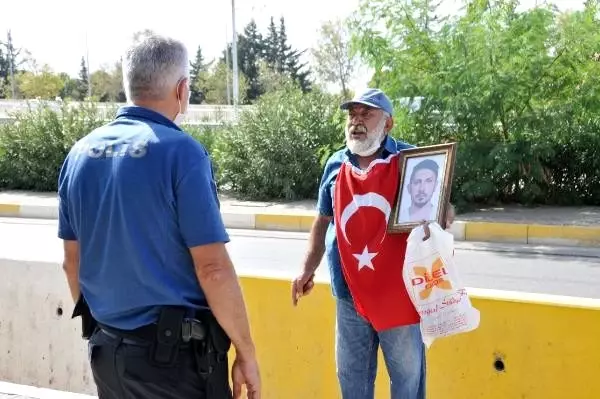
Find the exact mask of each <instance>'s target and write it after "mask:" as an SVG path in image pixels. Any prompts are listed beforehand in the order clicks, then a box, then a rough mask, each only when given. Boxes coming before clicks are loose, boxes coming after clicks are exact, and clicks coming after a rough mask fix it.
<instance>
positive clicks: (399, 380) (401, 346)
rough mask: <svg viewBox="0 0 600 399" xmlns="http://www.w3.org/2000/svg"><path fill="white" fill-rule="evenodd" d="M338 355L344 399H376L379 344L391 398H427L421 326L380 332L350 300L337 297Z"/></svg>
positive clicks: (338, 374)
mask: <svg viewBox="0 0 600 399" xmlns="http://www.w3.org/2000/svg"><path fill="white" fill-rule="evenodd" d="M336 307H337V314H336V337H335V352H336V366H337V376H338V380H339V383H340V388H341V391H342V398H343V399H373V397H374V395H375V393H374V390H375V376H376V375H377V351H378V348H379V345H381V350H382V352H383V357H384V359H385V363H386V366H387V371H388V374H389V376H390V382H391V385H390V394H391V399H425V363H426V362H425V345H424V344H423V342H422V339H421V331H420V329H419V325H418V324H413V325H410V326H404V327H396V328H392V329H389V330H386V331H382V332H379V333H377V331H375V330H374V329H373V327H372V326H371V325H370V324H369V323H368V322H367V321H366V320H365V319H364V318H363V317H362V316H360V315H359V314H358V313H357V312H356V309H355V308H354V304H353V302H352V300H351V299H340V298H336Z"/></svg>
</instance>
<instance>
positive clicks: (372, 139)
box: [346, 118, 385, 157]
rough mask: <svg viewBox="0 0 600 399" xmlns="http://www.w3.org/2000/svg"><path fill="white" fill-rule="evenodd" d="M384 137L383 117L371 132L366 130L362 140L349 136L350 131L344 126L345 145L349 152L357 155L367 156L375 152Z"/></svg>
mask: <svg viewBox="0 0 600 399" xmlns="http://www.w3.org/2000/svg"><path fill="white" fill-rule="evenodd" d="M384 137H385V118H383V119H382V120H381V122H380V123H379V125H377V127H376V128H375V130H374V131H372V132H367V138H366V140H364V141H360V140H353V139H352V138H350V132H349V131H348V127H347V126H346V146H347V147H348V149H349V150H350V152H351V153H353V154H356V155H359V156H367V157H368V156H369V155H372V154H374V153H375V151H377V149H378V148H379V146H380V145H381V142H382V141H383V138H384Z"/></svg>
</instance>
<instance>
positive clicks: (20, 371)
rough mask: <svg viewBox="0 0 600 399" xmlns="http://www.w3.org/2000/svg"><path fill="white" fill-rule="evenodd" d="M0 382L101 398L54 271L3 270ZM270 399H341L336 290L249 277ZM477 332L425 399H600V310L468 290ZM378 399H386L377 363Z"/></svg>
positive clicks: (433, 356)
mask: <svg viewBox="0 0 600 399" xmlns="http://www.w3.org/2000/svg"><path fill="white" fill-rule="evenodd" d="M0 275H1V276H2V279H0V296H1V298H0V320H1V321H2V324H1V326H0V353H1V354H2V356H0V380H5V381H10V382H13V383H18V384H27V385H35V386H40V387H45V388H52V389H59V390H66V391H72V392H78V393H86V394H93V393H94V385H93V381H92V380H91V376H90V372H89V367H88V364H87V357H86V345H85V343H84V342H83V341H82V340H81V339H80V337H79V326H78V322H77V321H72V320H70V313H71V310H72V304H71V301H70V298H69V294H68V289H67V285H66V282H65V280H64V278H63V274H62V270H61V268H60V266H59V265H58V264H56V263H40V262H19V261H11V260H0ZM242 286H243V289H244V293H245V296H246V299H247V303H248V308H249V312H250V319H251V323H252V329H253V333H254V337H255V340H256V344H257V350H258V356H259V360H260V363H261V366H262V377H263V384H264V396H263V397H264V398H265V399H275V398H277V399H282V398H285V399H296V398H298V399H300V398H302V399H305V398H319V399H321V398H327V399H329V398H339V397H340V395H339V391H338V388H337V381H336V375H335V362H334V303H333V299H332V297H331V294H330V287H329V285H328V284H325V283H323V282H318V284H317V286H316V287H315V291H314V293H313V294H311V295H310V296H308V297H306V298H303V299H302V300H301V303H300V306H299V307H297V308H293V307H292V306H291V303H290V300H291V296H290V282H289V280H288V276H284V275H280V276H271V277H252V276H242ZM469 292H470V294H471V297H472V300H473V304H474V306H476V307H477V308H478V309H479V310H480V311H481V325H480V327H479V329H478V330H476V331H474V332H471V333H468V334H464V335H459V336H455V337H450V338H446V339H441V340H438V341H436V342H434V344H433V346H432V347H431V348H430V349H429V351H428V355H427V356H428V362H429V363H428V377H429V380H428V394H427V397H428V398H429V399H455V398H456V399H478V398H481V399H484V398H485V399H507V398H509V399H513V398H528V399H538V398H539V399H554V398H556V399H558V398H561V399H562V398H570V399H592V398H598V397H600V392H599V391H598V387H597V386H596V385H595V383H594V380H595V377H596V375H598V374H599V373H600V361H599V360H598V357H599V354H600V340H599V339H598V337H600V300H596V299H577V298H570V297H557V296H546V295H533V294H517V293H511V292H498V291H489V290H479V289H470V290H469ZM379 360H380V363H379V365H380V366H379V371H378V377H377V378H378V379H377V388H376V397H377V398H389V392H388V387H387V382H388V379H387V377H386V371H385V367H384V365H383V364H384V363H383V361H382V357H381V355H380V357H379Z"/></svg>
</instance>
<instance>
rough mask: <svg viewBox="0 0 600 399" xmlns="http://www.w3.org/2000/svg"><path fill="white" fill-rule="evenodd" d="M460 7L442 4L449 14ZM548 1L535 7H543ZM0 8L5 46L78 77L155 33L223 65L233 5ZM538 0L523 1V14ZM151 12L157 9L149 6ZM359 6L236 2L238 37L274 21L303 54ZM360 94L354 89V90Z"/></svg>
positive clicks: (194, 1) (364, 74)
mask: <svg viewBox="0 0 600 399" xmlns="http://www.w3.org/2000/svg"><path fill="white" fill-rule="evenodd" d="M461 2H462V0H445V3H444V5H443V6H444V8H445V9H446V10H447V11H448V12H452V11H453V10H455V9H457V8H458V7H459V6H460V3H461ZM541 2H543V0H537V3H541ZM552 2H553V3H555V4H556V5H558V6H559V7H560V8H561V9H567V8H580V7H581V4H582V3H583V0H553V1H552ZM3 3H6V4H2V15H1V16H0V40H3V39H4V37H5V35H6V33H5V32H6V31H7V30H8V29H11V31H12V36H13V41H14V43H15V46H17V47H23V48H25V49H27V50H29V51H30V53H31V54H32V56H33V57H34V58H35V59H36V61H37V64H38V65H39V66H41V65H43V64H48V65H49V66H50V67H51V68H52V70H54V71H56V72H67V73H68V74H70V75H72V76H77V74H78V73H79V69H80V63H81V57H82V56H84V55H86V42H87V49H88V57H89V65H90V69H91V70H92V71H95V70H97V69H99V68H100V67H102V66H103V65H109V66H112V65H113V64H114V63H115V61H117V60H118V59H119V57H120V55H121V54H122V52H123V50H124V49H125V46H126V45H127V43H128V40H129V39H130V38H131V36H132V35H133V33H134V32H136V31H140V30H143V29H151V30H154V31H155V32H157V33H160V34H165V35H169V36H173V37H175V38H177V39H179V40H181V41H182V42H183V43H184V44H185V45H186V46H187V47H188V50H189V51H190V58H192V57H193V56H194V55H195V52H196V49H197V48H198V46H199V45H200V46H201V47H202V51H203V53H204V55H205V59H207V60H210V59H212V58H215V57H219V56H220V55H221V53H222V50H223V49H224V48H225V43H226V42H227V41H231V37H232V34H231V31H232V19H231V0H212V1H209V0H177V1H173V2H172V3H171V2H169V1H162V2H158V1H156V0H154V1H153V0H102V1H101V2H99V1H91V0H79V1H75V0H20V1H10V2H9V1H7V2H3ZM535 3H536V0H521V5H522V6H523V7H531V6H533V5H535ZM151 4H152V5H151ZM358 4H359V0H302V1H297V0H236V4H235V9H236V14H235V16H236V27H237V30H238V32H241V31H242V30H243V28H244V26H245V25H246V24H247V23H248V22H249V21H250V20H251V19H252V18H254V19H255V20H256V23H257V25H258V28H259V30H261V31H265V30H266V27H267V25H268V23H269V20H270V17H271V16H273V17H275V19H276V23H278V19H279V17H281V16H283V17H284V18H285V20H286V28H287V33H288V39H289V43H290V44H291V45H292V47H293V48H296V49H306V48H312V47H314V46H315V45H316V42H317V39H318V34H317V32H318V29H319V27H320V25H321V24H322V23H323V22H325V21H327V20H331V19H335V18H338V17H339V18H345V17H347V16H348V15H350V14H351V13H352V12H353V11H354V10H356V8H357V6H358ZM357 75H358V76H357V77H356V78H355V80H354V82H353V85H354V86H357V85H358V86H364V85H366V80H367V79H368V76H369V74H368V71H367V70H366V69H362V70H360V71H359V72H358V73H357ZM355 88H356V87H355Z"/></svg>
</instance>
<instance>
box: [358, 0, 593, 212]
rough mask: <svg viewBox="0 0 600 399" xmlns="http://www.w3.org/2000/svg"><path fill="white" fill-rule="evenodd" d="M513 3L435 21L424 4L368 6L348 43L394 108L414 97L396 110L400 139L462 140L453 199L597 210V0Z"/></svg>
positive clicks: (501, 1)
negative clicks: (574, 7) (561, 6)
mask: <svg viewBox="0 0 600 399" xmlns="http://www.w3.org/2000/svg"><path fill="white" fill-rule="evenodd" d="M517 6H518V2H516V1H511V0H486V1H483V0H477V1H470V2H469V3H468V5H467V6H466V8H465V10H464V13H463V14H462V15H458V16H456V17H454V18H452V19H449V18H446V19H441V18H439V17H436V16H439V15H441V10H440V9H436V8H435V7H434V6H432V2H429V1H425V0H419V1H416V0H412V1H407V0H402V1H396V0H373V1H369V2H366V1H364V2H363V3H362V7H361V11H360V13H359V14H358V16H357V20H356V21H355V22H354V23H353V24H352V26H353V27H355V29H354V45H355V46H356V48H357V49H358V51H359V53H360V54H361V56H362V57H363V58H364V59H365V61H367V62H368V63H369V65H370V66H371V67H372V68H373V69H374V70H375V73H374V76H373V82H372V83H373V84H376V85H378V86H380V87H381V88H382V89H383V90H385V91H386V92H387V93H388V94H389V95H390V96H391V97H392V98H393V100H394V101H395V102H396V106H397V109H402V107H401V106H400V99H401V98H411V99H414V98H418V99H420V100H421V103H420V104H421V105H420V108H419V109H418V110H417V111H416V112H408V111H407V110H406V109H402V110H401V111H400V112H399V114H400V118H398V119H399V120H400V124H399V125H400V126H401V129H402V130H400V129H399V128H397V129H396V130H395V134H396V135H400V134H401V135H402V137H403V138H404V139H406V140H408V141H411V142H413V143H414V144H418V145H427V144H433V143H442V142H448V141H456V142H458V143H460V149H459V154H458V160H457V165H456V179H455V186H454V188H453V193H454V195H453V197H454V201H456V202H458V203H466V202H469V203H472V202H488V203H495V202H504V203H507V202H520V203H525V204H533V203H559V202H560V203H570V204H576V203H577V204H583V203H585V204H591V203H594V204H599V203H600V195H599V194H598V193H599V192H600V180H599V178H598V176H599V175H600V168H599V166H598V158H600V146H599V144H600V131H599V129H598V126H599V125H600V116H598V114H597V111H596V110H597V109H598V107H599V106H600V91H599V90H598V87H599V85H598V83H599V82H600V68H599V65H598V62H597V61H595V60H594V59H593V55H594V54H595V52H597V51H598V50H597V43H598V41H599V39H600V21H599V20H598V10H599V9H598V4H597V1H589V2H587V3H586V7H585V10H584V11H581V12H572V13H559V12H558V11H557V10H555V9H554V8H553V7H551V6H546V5H544V6H539V7H535V8H532V9H528V10H524V11H517ZM376 26H382V27H385V30H378V29H376V28H375V27H376Z"/></svg>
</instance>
